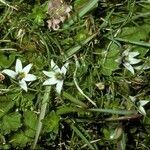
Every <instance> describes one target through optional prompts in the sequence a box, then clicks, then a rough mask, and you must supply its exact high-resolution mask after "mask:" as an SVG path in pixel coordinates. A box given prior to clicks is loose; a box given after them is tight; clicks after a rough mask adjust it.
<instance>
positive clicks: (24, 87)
mask: <svg viewBox="0 0 150 150" xmlns="http://www.w3.org/2000/svg"><path fill="white" fill-rule="evenodd" d="M19 85H20V87H21V88H22V89H23V90H25V91H26V92H27V91H28V87H27V84H26V82H25V81H24V80H21V81H19Z"/></svg>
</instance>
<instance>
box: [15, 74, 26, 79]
mask: <svg viewBox="0 0 150 150" xmlns="http://www.w3.org/2000/svg"><path fill="white" fill-rule="evenodd" d="M24 77H25V73H24V72H19V73H18V75H17V77H16V78H17V80H22V79H23V78H24Z"/></svg>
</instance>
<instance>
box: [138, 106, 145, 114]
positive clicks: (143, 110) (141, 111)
mask: <svg viewBox="0 0 150 150" xmlns="http://www.w3.org/2000/svg"><path fill="white" fill-rule="evenodd" d="M139 112H140V113H141V114H142V115H144V116H146V111H145V109H144V108H143V107H142V106H139Z"/></svg>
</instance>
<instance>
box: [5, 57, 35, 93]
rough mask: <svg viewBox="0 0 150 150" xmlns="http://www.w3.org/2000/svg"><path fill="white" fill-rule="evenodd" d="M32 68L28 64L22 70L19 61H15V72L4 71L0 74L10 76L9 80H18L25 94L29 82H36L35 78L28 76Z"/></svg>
mask: <svg viewBox="0 0 150 150" xmlns="http://www.w3.org/2000/svg"><path fill="white" fill-rule="evenodd" d="M31 67H32V64H28V65H27V66H25V67H24V68H22V63H21V61H20V60H19V59H17V60H16V66H15V71H13V70H10V69H5V70H3V71H2V72H3V73H5V74H7V75H8V76H10V77H11V78H13V79H15V80H18V81H19V85H20V87H21V88H22V89H23V90H25V91H26V92H27V90H28V87H27V83H26V82H29V81H34V80H36V79H37V78H36V76H35V75H33V74H29V71H30V69H31Z"/></svg>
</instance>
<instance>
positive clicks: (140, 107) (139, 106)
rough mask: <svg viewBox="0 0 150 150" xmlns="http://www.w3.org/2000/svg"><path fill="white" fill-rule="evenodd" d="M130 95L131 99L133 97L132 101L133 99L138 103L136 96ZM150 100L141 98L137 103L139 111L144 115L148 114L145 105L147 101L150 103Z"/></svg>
mask: <svg viewBox="0 0 150 150" xmlns="http://www.w3.org/2000/svg"><path fill="white" fill-rule="evenodd" d="M129 97H130V99H131V101H132V102H133V103H136V97H134V96H129ZM149 102H150V101H149V100H140V101H139V102H138V103H137V105H138V111H139V113H141V114H142V115H144V116H146V111H145V109H144V106H145V105H146V104H147V103H149Z"/></svg>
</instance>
